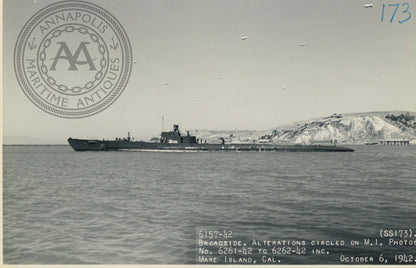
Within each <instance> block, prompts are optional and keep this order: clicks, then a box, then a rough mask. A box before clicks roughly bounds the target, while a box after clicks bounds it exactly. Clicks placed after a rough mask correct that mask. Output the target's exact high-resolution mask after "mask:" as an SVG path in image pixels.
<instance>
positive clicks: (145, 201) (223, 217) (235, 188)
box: [3, 146, 416, 264]
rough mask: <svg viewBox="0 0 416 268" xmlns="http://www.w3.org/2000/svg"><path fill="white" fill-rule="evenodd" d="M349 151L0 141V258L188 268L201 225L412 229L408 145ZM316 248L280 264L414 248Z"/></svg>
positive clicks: (413, 149)
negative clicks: (89, 147)
mask: <svg viewBox="0 0 416 268" xmlns="http://www.w3.org/2000/svg"><path fill="white" fill-rule="evenodd" d="M354 149H356V152H354V153H289V152H262V153H258V152H251V153H235V152H228V153H224V152H209V153H160V152H82V153H80V152H74V151H72V149H71V148H70V147H68V146H5V147H3V157H4V160H3V165H4V174H3V234H4V241H3V243H4V263H5V264H29V263H30V264H77V263H102V264H106V263H107V264H114V263H120V264H139V263H140V264H167V263H176V264H181V263H187V264H192V263H195V262H196V261H197V230H199V229H200V228H203V226H209V227H211V228H217V229H218V230H231V231H232V232H233V236H234V238H235V239H237V240H243V241H250V240H252V239H257V240H283V239H285V240H287V239H291V240H306V241H310V240H345V241H350V240H360V241H362V240H363V238H372V239H373V238H379V235H378V232H379V229H380V228H400V229H401V228H413V230H416V195H415V192H416V175H415V174H416V146H402V147H398V146H397V147H383V146H356V147H354ZM204 228H205V227H204ZM413 240H416V237H415V238H414V239H413ZM385 241H386V240H385ZM325 248H327V249H331V254H329V255H327V256H323V257H322V256H313V255H311V254H310V253H308V254H307V255H306V256H294V255H290V256H289V255H287V256H280V260H281V262H282V264H284V263H298V264H301V263H340V261H339V256H340V254H345V255H347V254H350V255H351V254H352V255H354V256H357V255H360V254H361V255H371V256H375V257H377V258H378V256H379V252H381V251H382V252H383V253H385V254H386V255H387V256H388V254H390V255H391V256H393V255H392V254H394V253H395V252H396V251H397V252H399V253H408V254H410V253H413V254H414V255H416V254H415V253H416V252H415V248H416V247H415V246H413V247H403V246H402V247H399V246H396V247H386V246H382V247H379V248H376V249H374V248H372V247H366V248H362V247H349V246H348V245H347V246H345V247H343V248H337V247H333V248H331V247H329V246H326V247H325ZM308 252H309V248H308Z"/></svg>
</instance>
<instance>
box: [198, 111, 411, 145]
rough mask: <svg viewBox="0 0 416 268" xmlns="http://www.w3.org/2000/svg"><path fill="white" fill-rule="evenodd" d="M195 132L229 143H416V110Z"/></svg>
mask: <svg viewBox="0 0 416 268" xmlns="http://www.w3.org/2000/svg"><path fill="white" fill-rule="evenodd" d="M191 133H192V134H193V135H197V136H198V137H199V138H202V139H206V140H207V142H216V143H217V142H219V138H221V137H223V138H225V139H226V142H227V143H239V142H253V141H256V142H257V141H259V140H261V141H262V142H273V143H285V144H287V143H290V144H292V143H295V144H302V143H304V144H314V143H320V144H323V143H331V141H335V140H336V141H337V142H338V143H345V144H363V143H366V142H378V141H380V140H409V141H411V143H416V113H414V112H403V111H396V112H369V113H352V114H333V115H330V116H327V117H323V118H317V119H311V120H306V121H301V122H296V123H293V124H288V125H284V126H280V127H275V128H273V129H270V130H266V131H248V130H244V131H209V130H194V131H191Z"/></svg>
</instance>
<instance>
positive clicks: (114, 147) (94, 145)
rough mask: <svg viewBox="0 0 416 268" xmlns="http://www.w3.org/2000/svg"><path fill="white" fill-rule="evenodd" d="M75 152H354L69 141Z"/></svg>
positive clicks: (295, 147)
mask: <svg viewBox="0 0 416 268" xmlns="http://www.w3.org/2000/svg"><path fill="white" fill-rule="evenodd" d="M68 143H69V145H70V146H71V147H72V148H73V149H74V150H75V151H120V150H138V151H289V152H353V151H354V150H353V149H351V148H347V147H341V146H335V145H277V144H262V143H250V144H246V143H236V144H210V143H192V144H182V143H152V142H144V141H129V140H87V139H72V138H69V139H68Z"/></svg>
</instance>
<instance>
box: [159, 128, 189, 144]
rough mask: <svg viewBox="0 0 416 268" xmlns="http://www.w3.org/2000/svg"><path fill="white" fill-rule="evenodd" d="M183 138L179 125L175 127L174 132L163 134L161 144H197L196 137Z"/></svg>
mask: <svg viewBox="0 0 416 268" xmlns="http://www.w3.org/2000/svg"><path fill="white" fill-rule="evenodd" d="M187 134H188V135H187V136H182V135H181V132H180V131H179V125H176V124H175V125H173V131H166V132H162V134H161V135H160V136H161V137H160V142H162V143H197V140H196V137H195V136H191V135H189V131H188V133H187Z"/></svg>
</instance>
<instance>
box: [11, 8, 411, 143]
mask: <svg viewBox="0 0 416 268" xmlns="http://www.w3.org/2000/svg"><path fill="white" fill-rule="evenodd" d="M3 2H4V3H3V9H4V10H3V12H4V13H3V16H4V17H3V19H4V26H3V27H4V28H3V34H4V38H3V48H4V52H3V55H4V59H3V64H4V81H3V99H4V105H3V119H4V121H3V135H5V136H33V137H43V138H44V139H49V140H54V141H56V140H62V141H63V142H64V141H65V140H66V138H68V137H69V136H72V137H80V138H81V137H97V138H113V137H120V136H125V135H126V133H127V131H131V132H133V136H135V137H146V136H157V135H158V134H159V133H160V130H161V117H162V116H164V118H165V130H166V129H167V128H170V127H171V125H172V124H173V123H179V124H180V126H181V128H182V129H183V130H185V129H203V128H207V129H231V130H232V129H258V130H262V129H270V128H273V127H275V126H278V125H281V124H284V123H288V122H292V121H298V120H306V119H310V118H316V117H321V116H327V115H330V114H333V113H350V112H366V111H386V110H408V111H415V110H416V60H415V59H416V45H415V44H416V4H415V3H414V2H410V7H409V10H411V11H412V12H413V14H412V17H411V18H410V19H409V21H407V22H405V23H402V24H399V23H398V20H395V21H394V22H393V23H389V19H390V17H391V12H392V10H391V8H390V9H388V8H387V9H386V11H385V17H387V19H386V18H385V21H384V22H381V19H380V18H381V13H382V3H383V2H382V1H375V2H374V6H373V7H372V8H364V4H366V3H369V1H361V0H353V1H351V0H318V1H312V0H286V1H281V0H203V1H202V0H142V1H133V0H118V1H114V0H111V1H110V0H108V1H89V2H92V3H95V4H98V5H100V6H101V7H103V8H104V9H106V10H107V11H109V12H110V13H111V14H113V16H115V17H116V18H117V19H118V20H119V22H120V23H121V24H122V25H123V27H124V28H125V30H126V32H127V35H128V36H129V39H130V43H131V46H132V50H133V58H134V60H136V61H137V63H135V64H133V70H132V74H131V77H130V80H129V83H128V85H127V87H126V89H125V90H124V92H123V94H122V95H121V96H120V97H119V98H118V99H117V101H116V102H115V103H113V105H111V106H110V107H109V108H107V109H106V110H105V111H103V112H101V113H99V114H97V115H94V116H91V117H88V118H83V119H63V118H58V117H55V116H52V115H50V114H47V113H46V112H44V111H43V110H40V109H39V108H37V107H36V106H35V105H34V104H32V102H31V101H30V100H29V99H28V98H27V97H26V96H25V95H24V93H23V92H22V90H21V89H20V87H19V85H18V83H17V79H16V76H15V73H14V68H13V53H14V46H15V43H16V40H17V37H18V34H19V32H20V30H21V29H22V27H23V25H24V24H25V23H26V22H27V21H28V20H29V18H30V17H31V16H32V15H33V14H35V13H36V12H37V11H39V10H40V9H41V8H43V7H45V6H46V5H48V4H51V3H53V2H54V1H48V0H36V1H34V0H3ZM396 2H397V3H402V2H401V1H394V0H392V1H388V3H387V2H386V3H387V4H390V3H396ZM399 13H400V14H399ZM397 16H399V17H398V18H399V19H400V18H403V17H404V15H403V14H401V8H400V9H399V11H398V13H397ZM400 16H403V17H400ZM242 36H247V39H246V40H242V39H241V37H242ZM301 43H304V44H306V46H300V45H299V44H301Z"/></svg>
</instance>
